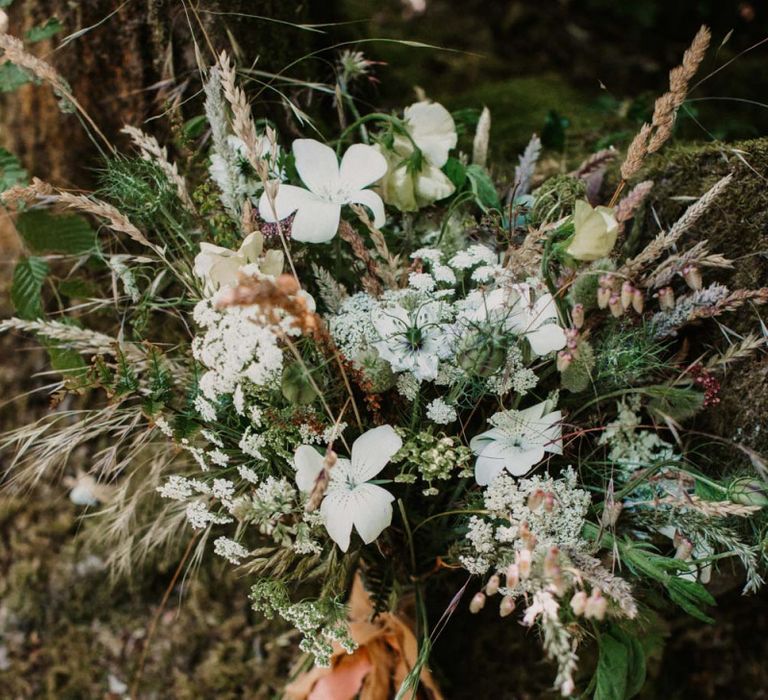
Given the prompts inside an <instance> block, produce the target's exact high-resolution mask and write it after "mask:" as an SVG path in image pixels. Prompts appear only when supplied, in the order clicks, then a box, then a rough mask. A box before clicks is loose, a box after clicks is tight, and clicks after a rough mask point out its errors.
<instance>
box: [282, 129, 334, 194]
mask: <svg viewBox="0 0 768 700" xmlns="http://www.w3.org/2000/svg"><path fill="white" fill-rule="evenodd" d="M293 155H294V156H295V158H296V170H297V171H298V173H299V177H301V181H302V182H303V183H304V184H305V185H306V186H307V187H308V188H309V189H310V190H312V192H318V191H323V190H325V188H326V187H327V186H328V183H330V182H333V183H336V182H337V181H338V179H339V160H338V158H336V152H335V151H334V150H333V149H332V148H331V147H330V146H326V145H325V144H324V143H320V142H319V141H315V139H296V141H294V142H293Z"/></svg>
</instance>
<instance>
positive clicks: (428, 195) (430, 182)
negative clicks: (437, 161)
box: [415, 163, 456, 206]
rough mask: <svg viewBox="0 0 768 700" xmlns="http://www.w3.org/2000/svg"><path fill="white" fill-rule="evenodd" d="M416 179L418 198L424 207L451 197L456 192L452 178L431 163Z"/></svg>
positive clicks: (427, 164)
mask: <svg viewBox="0 0 768 700" xmlns="http://www.w3.org/2000/svg"><path fill="white" fill-rule="evenodd" d="M415 178H416V182H415V185H416V197H417V199H418V201H419V204H421V205H423V206H426V205H428V204H432V202H437V201H438V200H440V199H445V198H446V197H450V196H451V195H452V194H453V193H454V192H455V191H456V186H455V185H454V184H453V183H452V182H451V180H450V178H449V177H448V176H447V175H446V174H445V173H444V172H443V171H442V170H440V168H438V167H437V166H434V165H430V164H429V163H426V164H425V166H424V167H423V168H422V169H421V170H420V171H419V172H418V173H416V175H415Z"/></svg>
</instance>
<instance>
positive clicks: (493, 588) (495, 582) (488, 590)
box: [485, 574, 501, 596]
mask: <svg viewBox="0 0 768 700" xmlns="http://www.w3.org/2000/svg"><path fill="white" fill-rule="evenodd" d="M500 585H501V581H500V580H499V577H498V576H497V575H496V574H494V575H493V576H491V578H489V579H488V583H486V584H485V594H486V595H487V596H492V595H496V594H497V593H498V592H499V586H500Z"/></svg>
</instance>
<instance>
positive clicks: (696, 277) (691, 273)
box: [683, 265, 704, 290]
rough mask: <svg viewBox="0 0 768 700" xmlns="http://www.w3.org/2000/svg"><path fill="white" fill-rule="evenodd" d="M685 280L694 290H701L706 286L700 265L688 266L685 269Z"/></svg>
mask: <svg viewBox="0 0 768 700" xmlns="http://www.w3.org/2000/svg"><path fill="white" fill-rule="evenodd" d="M683 279H684V280H685V282H686V284H687V285H688V286H689V287H690V288H691V289H693V290H699V289H701V288H702V287H703V286H704V280H703V278H702V276H701V270H700V269H699V266H698V265H686V266H685V267H684V268H683Z"/></svg>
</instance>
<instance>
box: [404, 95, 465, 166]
mask: <svg viewBox="0 0 768 700" xmlns="http://www.w3.org/2000/svg"><path fill="white" fill-rule="evenodd" d="M403 116H404V117H405V121H406V122H407V125H408V131H409V132H410V134H411V136H412V137H413V140H414V141H415V142H416V145H417V146H418V147H419V148H420V149H421V151H422V152H423V153H424V155H425V157H426V158H427V160H428V161H429V162H430V163H431V164H432V165H435V166H437V167H438V168H442V167H443V165H445V162H446V161H447V160H448V152H449V151H450V150H451V149H452V148H455V147H456V141H457V138H458V137H457V134H456V124H455V123H454V121H453V117H452V116H451V113H450V112H449V111H448V110H447V109H446V108H445V107H443V105H441V104H438V103H437V102H417V103H416V104H412V105H411V106H410V107H407V108H406V109H405V111H404V114H403Z"/></svg>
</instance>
